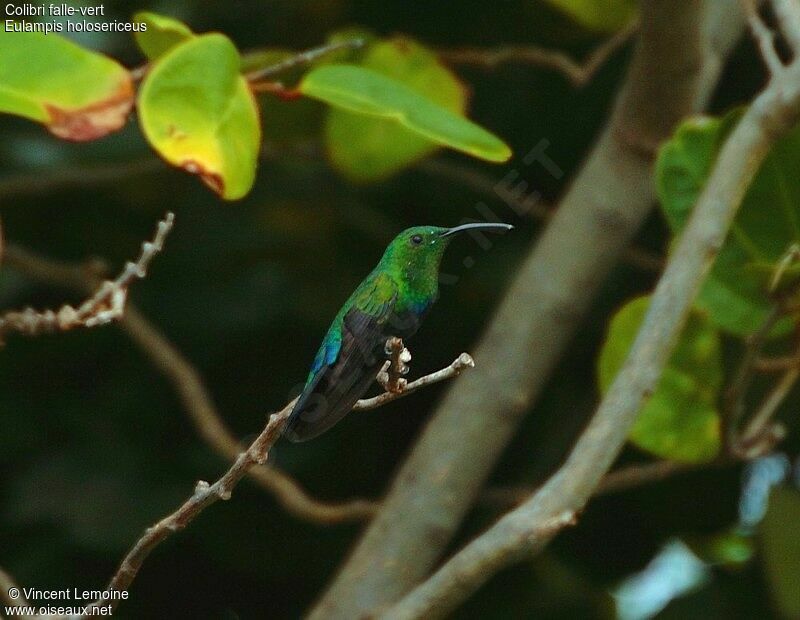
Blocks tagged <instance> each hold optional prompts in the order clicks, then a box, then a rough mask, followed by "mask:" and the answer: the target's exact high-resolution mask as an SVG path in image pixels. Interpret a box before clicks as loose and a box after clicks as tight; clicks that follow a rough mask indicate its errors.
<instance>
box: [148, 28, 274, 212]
mask: <svg viewBox="0 0 800 620" xmlns="http://www.w3.org/2000/svg"><path fill="white" fill-rule="evenodd" d="M239 64H240V59H239V53H238V52H237V50H236V47H235V46H234V45H233V43H231V41H230V40H229V39H228V38H227V37H225V36H223V35H221V34H207V35H202V36H198V37H195V38H192V39H189V40H187V41H184V42H183V43H180V44H178V45H176V46H175V47H173V48H172V49H171V50H170V51H169V52H167V53H166V54H164V55H163V56H161V57H160V58H159V59H158V60H157V61H156V62H155V65H154V66H153V68H152V69H151V70H150V71H149V72H148V74H147V76H146V77H145V80H144V82H143V83H142V87H141V89H140V92H139V105H138V108H139V119H140V122H141V125H142V130H143V131H144V134H145V136H146V137H147V140H148V141H149V142H150V144H151V145H152V146H153V148H155V150H156V151H158V153H159V154H160V155H161V156H162V157H163V158H164V159H166V160H167V161H168V162H169V163H171V164H173V165H175V166H179V167H181V168H183V169H184V170H187V171H188V172H191V173H193V174H198V175H200V177H201V178H202V179H203V181H205V182H206V184H207V185H208V186H209V187H211V188H212V189H213V190H214V191H216V192H217V193H218V194H220V196H222V197H223V198H225V199H227V200H235V199H237V198H241V197H242V196H244V195H245V194H247V192H248V191H249V190H250V188H251V187H252V185H253V181H254V180H255V172H256V164H257V160H258V151H259V147H260V142H261V128H260V126H259V119H258V109H257V107H256V103H255V100H254V99H253V96H252V93H251V92H250V89H249V88H248V86H247V83H246V82H245V80H244V78H242V76H241V75H240V74H239Z"/></svg>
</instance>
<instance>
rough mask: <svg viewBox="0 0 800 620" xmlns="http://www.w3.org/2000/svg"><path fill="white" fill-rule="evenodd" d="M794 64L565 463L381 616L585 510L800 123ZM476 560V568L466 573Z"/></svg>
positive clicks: (445, 591)
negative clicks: (748, 200)
mask: <svg viewBox="0 0 800 620" xmlns="http://www.w3.org/2000/svg"><path fill="white" fill-rule="evenodd" d="M798 112H800V62H796V63H793V64H792V65H790V66H789V67H787V69H786V70H785V71H783V72H782V73H780V74H778V75H776V76H773V79H772V80H771V81H770V83H769V84H768V86H767V88H766V89H765V90H764V91H763V92H762V93H761V94H760V95H759V96H758V97H757V98H756V100H755V101H754V102H753V104H752V105H751V106H750V107H749V108H748V110H747V111H746V112H745V114H744V115H743V116H742V119H741V121H740V122H739V124H738V125H737V126H736V128H735V129H734V130H733V131H732V133H731V135H730V136H729V137H728V139H727V141H726V142H725V144H724V145H723V147H722V150H721V151H720V154H719V156H718V158H717V161H716V163H715V165H714V168H713V170H712V171H711V174H710V176H709V179H708V181H707V183H706V185H705V187H704V189H703V191H702V192H701V194H700V197H699V198H698V201H697V204H696V205H695V207H694V209H693V211H692V215H691V217H690V219H689V222H688V224H687V226H686V228H685V229H684V231H683V233H682V234H681V235H680V237H679V238H678V241H677V244H676V247H675V251H674V252H673V253H672V254H671V256H670V259H669V262H668V263H667V267H666V269H665V271H664V275H663V276H662V278H661V280H660V281H659V283H658V285H657V287H656V290H655V292H654V293H653V296H652V299H651V303H650V307H649V308H648V311H647V314H646V316H645V319H644V321H643V323H642V326H641V328H640V330H639V332H638V334H637V337H636V339H635V341H634V344H633V346H632V348H631V350H630V352H629V354H628V357H627V359H626V361H625V363H624V364H623V366H622V369H621V370H620V372H619V373H618V374H617V377H616V379H615V380H614V382H613V384H612V385H611V387H610V389H609V390H608V392H607V393H606V396H605V398H604V399H603V401H602V402H601V403H600V406H599V407H598V409H597V412H596V413H595V415H594V417H593V418H592V421H591V422H590V423H589V426H588V427H587V429H586V430H585V432H584V433H583V434H582V435H581V437H580V439H579V440H578V442H577V443H576V444H575V446H574V448H573V449H572V452H571V453H570V455H569V457H568V458H567V461H566V463H565V464H564V465H563V466H562V467H561V469H559V470H558V472H557V473H556V474H555V475H553V476H552V477H551V478H550V479H549V480H548V481H547V483H546V484H545V485H544V486H543V487H542V488H541V489H540V490H539V491H537V492H536V493H535V494H534V495H533V496H532V497H531V498H530V499H529V500H527V501H526V502H525V503H523V504H522V505H521V506H519V507H518V508H516V509H514V510H513V511H511V512H509V513H508V514H507V515H506V516H504V517H503V518H502V519H500V520H499V521H498V522H497V523H496V524H495V525H493V526H492V527H491V528H489V529H488V530H487V531H486V532H485V533H484V534H482V535H481V536H479V537H478V538H476V539H475V540H473V541H472V542H470V543H469V544H468V545H467V546H466V547H464V549H462V550H461V551H459V552H458V553H456V554H455V555H454V556H453V557H452V558H451V559H450V560H448V561H447V562H446V563H445V564H444V565H443V566H442V567H441V568H440V569H439V570H437V571H436V572H435V573H434V574H433V576H431V577H430V578H429V579H428V580H427V581H425V582H423V583H422V584H421V585H419V586H418V587H416V588H415V589H414V590H412V591H411V592H410V593H409V594H408V595H406V596H405V597H404V598H403V599H401V600H400V601H399V602H398V603H397V604H396V605H395V606H393V607H392V608H391V609H390V610H389V611H388V612H387V613H386V614H385V616H384V617H386V618H421V617H425V618H431V617H440V616H442V615H443V614H445V613H447V612H448V611H449V610H451V609H452V608H453V607H454V606H455V605H457V604H458V603H459V602H461V601H462V600H464V598H466V596H468V595H469V594H470V593H472V592H473V591H474V590H475V589H476V588H478V587H479V586H480V585H481V584H482V583H484V582H485V581H486V580H487V579H488V578H489V577H490V576H491V575H493V574H494V573H495V572H496V571H497V570H499V569H500V568H502V567H504V566H506V565H508V564H510V563H512V562H514V561H516V560H518V559H520V558H522V557H526V556H528V555H529V554H531V553H533V552H535V551H537V550H538V549H540V548H542V547H543V546H544V545H546V544H547V542H548V541H549V540H550V538H551V537H552V536H551V535H549V534H542V533H541V530H540V529H539V528H540V526H541V525H542V524H545V523H549V522H550V521H551V520H552V519H554V518H557V517H558V516H559V515H562V514H564V513H565V512H570V511H571V512H573V513H576V512H578V511H580V510H581V509H582V507H583V506H584V505H585V503H586V502H587V501H588V499H589V498H590V497H591V495H592V494H593V492H594V490H595V488H596V487H597V485H598V484H599V482H600V480H601V478H602V476H603V474H604V472H605V471H606V470H607V469H608V468H609V467H610V466H611V464H612V463H613V461H614V459H615V457H616V455H617V454H618V452H619V450H620V449H621V447H622V445H623V444H624V442H625V440H626V438H627V436H628V433H629V431H630V428H631V426H632V425H633V423H634V421H635V420H636V415H637V413H638V412H639V411H640V409H641V407H642V405H643V403H644V402H645V400H646V398H647V397H648V396H649V395H651V394H652V393H653V390H654V389H655V387H656V384H657V383H658V380H659V379H660V377H661V373H662V371H663V368H664V365H665V364H666V362H667V360H668V358H669V356H670V354H671V352H672V350H673V348H674V346H675V343H676V341H677V337H678V335H679V333H680V330H681V329H682V328H683V326H684V324H685V322H686V319H687V317H688V313H689V310H690V308H691V304H692V301H693V299H694V297H695V295H696V294H697V291H698V290H699V288H700V285H701V283H702V281H703V279H704V277H705V275H706V274H707V273H708V271H709V269H710V268H711V265H712V263H713V261H714V258H716V255H717V253H718V252H719V249H720V248H721V247H722V243H723V241H724V239H725V237H726V235H727V232H728V229H729V227H730V225H731V223H732V222H733V219H734V217H735V215H736V212H737V210H738V208H739V206H740V204H741V202H742V200H743V198H744V195H745V193H746V192H747V189H748V187H749V186H750V184H751V182H752V180H753V178H754V177H755V175H756V174H757V172H758V170H759V168H760V166H761V164H762V162H763V161H764V158H765V157H766V156H767V154H768V153H769V151H770V149H771V148H772V146H773V144H774V143H775V142H776V141H777V140H778V139H779V138H780V137H781V136H783V135H784V134H785V133H786V132H787V131H789V129H790V128H791V127H792V126H794V124H795V123H796V122H797V118H798ZM475 566H479V567H480V570H478V571H473V569H474V567H475Z"/></svg>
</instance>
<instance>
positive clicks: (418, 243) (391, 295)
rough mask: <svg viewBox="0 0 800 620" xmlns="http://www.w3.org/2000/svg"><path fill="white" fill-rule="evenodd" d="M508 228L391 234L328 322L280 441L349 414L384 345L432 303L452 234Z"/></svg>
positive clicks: (301, 437)
mask: <svg viewBox="0 0 800 620" xmlns="http://www.w3.org/2000/svg"><path fill="white" fill-rule="evenodd" d="M512 228H513V226H511V225H509V224H493V223H471V224H462V225H461V226H456V227H454V228H442V227H439V226H416V227H414V228H407V229H406V230H404V231H403V232H401V233H400V234H399V235H397V236H396V237H395V238H394V239H393V240H392V242H391V243H390V244H389V246H388V247H387V248H386V251H385V252H384V253H383V257H382V258H381V260H380V262H379V263H378V265H377V266H376V267H375V269H373V270H372V272H371V273H370V274H369V275H368V276H367V277H366V278H364V281H363V282H361V284H359V285H358V287H357V288H356V290H355V291H353V294H352V295H350V297H349V299H348V300H347V301H346V302H345V304H344V305H343V306H342V308H341V310H339V313H338V314H337V315H336V317H335V318H334V319H333V323H332V324H331V326H330V328H329V329H328V333H327V334H326V335H325V338H324V340H323V341H322V344H321V346H320V348H319V351H317V355H316V357H315V358H314V362H313V363H312V365H311V370H310V372H309V373H308V378H307V380H306V383H305V386H304V388H303V391H302V392H301V394H300V396H299V397H298V399H297V402H296V403H295V405H294V408H293V409H292V413H291V414H290V415H289V419H288V421H287V423H286V427H285V429H284V432H283V434H284V436H286V437H287V438H288V439H289V440H291V441H294V442H298V441H306V440H308V439H313V438H314V437H317V436H318V435H321V434H322V433H324V432H325V431H327V430H328V429H329V428H331V427H332V426H333V425H334V424H336V423H337V422H338V421H339V420H341V419H342V418H343V417H344V416H345V415H347V414H348V413H349V412H350V410H351V409H352V408H353V406H354V405H355V404H356V402H357V401H358V400H359V399H360V398H361V397H362V396H363V395H364V393H365V392H366V391H367V390H368V389H369V387H370V384H371V383H372V381H373V380H374V379H375V377H376V375H377V374H378V372H379V371H380V369H381V367H382V366H383V363H384V362H385V361H386V357H387V351H386V343H387V340H388V339H389V338H392V337H399V338H402V339H407V338H410V337H411V336H413V335H414V333H416V331H417V329H418V328H419V326H420V323H421V322H422V320H423V319H424V318H425V316H426V315H427V313H428V311H429V310H430V308H431V306H432V305H433V304H434V302H435V301H436V299H437V298H438V296H439V267H440V265H441V262H442V256H443V255H444V251H445V250H446V249H447V246H448V245H449V244H450V241H451V240H452V239H453V238H454V237H455V236H457V235H458V234H460V233H463V232H467V231H486V232H505V231H508V230H511V229H512Z"/></svg>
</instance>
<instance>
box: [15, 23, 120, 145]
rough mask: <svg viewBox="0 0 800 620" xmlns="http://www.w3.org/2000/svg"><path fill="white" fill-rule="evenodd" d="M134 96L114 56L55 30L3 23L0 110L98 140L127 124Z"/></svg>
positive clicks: (73, 136) (62, 134)
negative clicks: (28, 29)
mask: <svg viewBox="0 0 800 620" xmlns="http://www.w3.org/2000/svg"><path fill="white" fill-rule="evenodd" d="M133 96H134V93H133V83H132V81H131V77H130V74H129V73H128V71H127V70H126V69H125V68H124V67H122V66H121V65H120V64H118V63H116V62H115V61H113V60H111V59H110V58H107V57H105V56H103V55H101V54H96V53H94V52H91V51H89V50H85V49H83V48H82V47H80V46H78V45H76V44H75V43H72V42H71V41H69V40H67V39H65V38H64V37H61V36H59V35H57V34H52V33H50V34H44V33H41V32H7V31H6V29H5V28H0V112H6V113H8V114H14V115H17V116H22V117H25V118H28V119H31V120H33V121H37V122H39V123H42V124H44V125H45V126H46V127H47V129H49V130H50V131H51V132H52V133H53V134H55V135H56V136H58V137H59V138H64V139H66V140H76V141H84V140H94V139H96V138H100V137H102V136H105V135H106V134H108V133H111V132H113V131H116V130H118V129H120V128H121V127H123V126H124V125H125V122H126V121H127V118H128V113H129V112H130V110H131V107H132V106H133Z"/></svg>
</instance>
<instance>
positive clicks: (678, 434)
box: [598, 297, 723, 463]
mask: <svg viewBox="0 0 800 620" xmlns="http://www.w3.org/2000/svg"><path fill="white" fill-rule="evenodd" d="M649 304H650V298H649V297H637V298H635V299H633V300H631V301H630V302H628V303H627V304H625V305H624V306H623V307H622V308H621V309H620V310H619V311H618V312H617V314H616V315H614V318H613V319H612V321H611V325H610V326H609V328H608V334H607V336H606V340H605V342H604V343H603V348H602V350H601V352H600V357H599V359H598V379H599V383H600V390H601V392H603V393H605V392H606V391H607V390H608V388H609V387H610V386H611V383H612V382H613V381H614V377H616V375H617V372H618V371H619V369H620V368H621V367H622V364H623V363H624V361H625V358H626V357H627V356H628V351H630V348H631V345H632V344H633V340H634V338H635V337H636V333H637V332H638V330H639V326H640V325H641V324H642V321H643V320H644V315H645V313H646V312H647V307H648V305H649ZM722 378H723V371H722V356H721V345H720V338H719V334H718V333H717V331H716V330H715V329H714V327H713V326H712V325H711V324H710V322H709V321H708V320H707V319H706V318H705V317H704V316H703V315H701V314H699V313H694V314H692V315H691V316H690V318H689V321H688V322H687V324H686V327H685V328H684V330H683V333H682V334H681V336H680V339H679V340H678V344H677V346H676V348H675V351H674V352H673V354H672V357H671V358H670V360H669V363H668V364H667V366H666V367H665V368H664V373H663V374H662V376H661V380H660V381H659V383H658V386H657V387H656V390H655V392H654V393H653V396H652V397H651V398H650V399H649V400H648V401H647V403H646V404H645V406H644V408H643V409H642V411H641V413H640V414H639V417H638V418H637V419H636V424H635V425H634V427H633V430H632V431H631V434H630V437H629V439H630V441H631V442H632V443H633V444H635V445H636V446H638V447H640V448H642V449H643V450H646V451H648V452H651V453H653V454H655V455H657V456H660V457H664V458H668V459H672V460H676V461H684V462H690V463H694V462H705V461H710V460H712V459H713V458H714V457H715V456H716V454H717V452H718V451H719V446H720V431H719V414H718V413H717V407H716V405H717V398H718V395H719V390H720V387H721V385H722Z"/></svg>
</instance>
